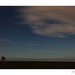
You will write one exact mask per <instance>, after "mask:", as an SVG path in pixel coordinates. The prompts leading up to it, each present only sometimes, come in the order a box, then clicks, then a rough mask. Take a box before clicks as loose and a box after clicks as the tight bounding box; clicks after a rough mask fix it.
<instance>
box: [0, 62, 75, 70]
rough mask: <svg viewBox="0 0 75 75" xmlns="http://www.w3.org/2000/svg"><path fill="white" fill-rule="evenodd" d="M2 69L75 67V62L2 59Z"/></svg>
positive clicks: (0, 64)
mask: <svg viewBox="0 0 75 75" xmlns="http://www.w3.org/2000/svg"><path fill="white" fill-rule="evenodd" d="M0 69H75V62H65V61H63V62H59V61H0Z"/></svg>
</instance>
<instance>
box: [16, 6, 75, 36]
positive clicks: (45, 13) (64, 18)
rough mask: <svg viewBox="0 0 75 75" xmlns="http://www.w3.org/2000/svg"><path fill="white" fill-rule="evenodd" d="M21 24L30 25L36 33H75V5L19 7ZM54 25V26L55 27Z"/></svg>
mask: <svg viewBox="0 0 75 75" xmlns="http://www.w3.org/2000/svg"><path fill="white" fill-rule="evenodd" d="M17 11H18V12H20V16H19V18H22V19H23V20H22V22H21V24H23V25H28V26H29V27H30V28H31V29H32V31H33V32H34V33H36V34H40V35H45V36H49V37H51V36H52V37H66V36H67V35H74V34H75V7H74V6H71V7H70V6H66V7H65V6H31V7H21V8H19V9H17ZM53 25H54V27H53Z"/></svg>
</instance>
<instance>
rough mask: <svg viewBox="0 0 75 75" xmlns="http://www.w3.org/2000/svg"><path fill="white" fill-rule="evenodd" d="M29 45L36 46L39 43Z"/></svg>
mask: <svg viewBox="0 0 75 75" xmlns="http://www.w3.org/2000/svg"><path fill="white" fill-rule="evenodd" d="M30 45H32V46H38V45H40V44H30Z"/></svg>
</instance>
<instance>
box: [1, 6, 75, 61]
mask: <svg viewBox="0 0 75 75" xmlns="http://www.w3.org/2000/svg"><path fill="white" fill-rule="evenodd" d="M2 54H3V55H4V56H5V57H6V58H10V59H11V58H13V59H14V58H16V59H22V58H25V59H48V60H53V59H54V60H75V7H74V6H0V56H2Z"/></svg>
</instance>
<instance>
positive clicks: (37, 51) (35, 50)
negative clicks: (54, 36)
mask: <svg viewBox="0 0 75 75" xmlns="http://www.w3.org/2000/svg"><path fill="white" fill-rule="evenodd" d="M25 51H35V52H57V51H49V50H25Z"/></svg>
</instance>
